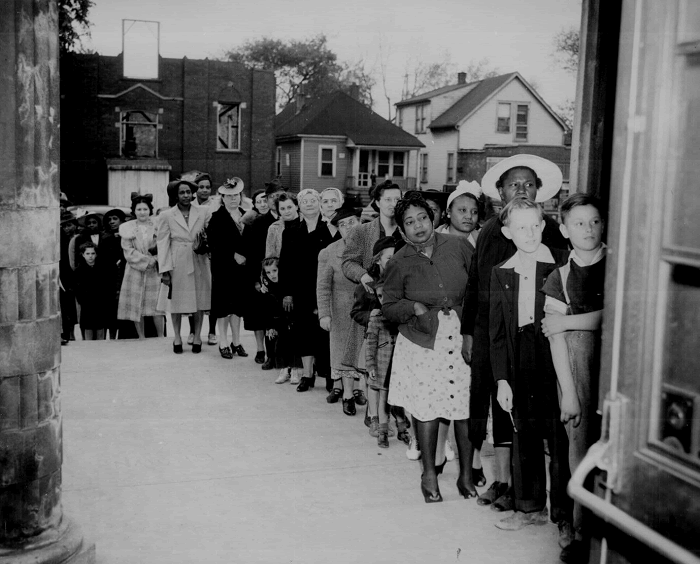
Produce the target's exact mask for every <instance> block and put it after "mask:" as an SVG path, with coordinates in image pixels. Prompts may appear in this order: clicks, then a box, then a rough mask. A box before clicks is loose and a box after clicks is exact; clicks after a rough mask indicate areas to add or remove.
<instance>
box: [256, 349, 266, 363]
mask: <svg viewBox="0 0 700 564" xmlns="http://www.w3.org/2000/svg"><path fill="white" fill-rule="evenodd" d="M255 363H256V364H264V363H265V351H258V352H257V353H255Z"/></svg>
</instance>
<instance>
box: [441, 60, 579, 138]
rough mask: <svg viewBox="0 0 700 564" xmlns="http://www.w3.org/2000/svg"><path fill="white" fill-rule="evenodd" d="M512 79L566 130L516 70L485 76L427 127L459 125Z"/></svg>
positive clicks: (452, 126) (447, 127)
mask: <svg viewBox="0 0 700 564" xmlns="http://www.w3.org/2000/svg"><path fill="white" fill-rule="evenodd" d="M513 80H519V81H520V82H521V83H522V84H523V86H524V87H525V88H526V89H527V91H528V92H530V94H532V96H533V97H534V98H535V99H536V100H537V101H538V102H539V103H540V104H542V106H543V107H544V108H545V109H546V110H547V111H548V112H549V113H550V114H551V115H552V117H553V118H554V119H555V120H556V122H557V123H558V124H559V125H560V126H561V127H562V129H563V130H566V125H565V124H564V122H563V121H562V119H561V118H560V117H559V116H558V115H557V113H556V112H554V110H552V108H550V107H549V105H548V104H547V103H546V102H545V101H544V100H543V99H542V97H541V96H540V95H539V94H538V93H537V92H536V91H535V90H534V89H533V88H532V87H531V86H530V85H529V84H528V83H527V81H526V80H525V79H524V78H523V77H522V76H521V75H520V73H518V72H512V73H508V74H502V75H499V76H494V77H492V78H485V79H483V80H482V81H480V82H479V84H477V86H475V87H474V88H473V89H471V90H470V91H469V92H467V93H466V94H465V95H464V96H463V97H462V98H460V99H459V100H457V102H455V103H454V104H453V105H452V106H450V107H449V108H448V109H447V110H445V111H444V112H443V113H442V114H440V115H439V116H438V117H437V118H436V119H434V120H433V121H432V122H431V123H430V124H429V125H428V127H429V128H430V129H449V128H455V127H457V126H459V125H460V124H461V123H462V122H464V121H466V120H467V119H468V118H469V117H470V116H471V115H472V114H473V113H474V112H476V111H477V110H478V109H479V108H480V107H481V106H482V105H483V104H484V103H486V102H487V101H488V100H489V99H491V98H492V97H493V96H495V95H496V94H497V93H498V92H499V91H500V90H502V89H503V88H505V86H506V85H507V84H508V83H510V82H511V81H513Z"/></svg>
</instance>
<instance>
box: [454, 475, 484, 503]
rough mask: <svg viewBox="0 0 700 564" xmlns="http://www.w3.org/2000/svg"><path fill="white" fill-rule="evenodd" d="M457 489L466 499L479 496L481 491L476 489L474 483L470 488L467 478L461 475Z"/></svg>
mask: <svg viewBox="0 0 700 564" xmlns="http://www.w3.org/2000/svg"><path fill="white" fill-rule="evenodd" d="M457 491H458V492H459V494H460V495H461V496H462V497H463V498H464V499H470V498H472V497H479V493H478V492H477V491H476V488H475V487H474V485H473V484H472V485H471V488H470V487H469V485H468V484H467V483H466V480H462V478H461V477H460V478H459V479H458V480H457Z"/></svg>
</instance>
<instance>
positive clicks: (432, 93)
mask: <svg viewBox="0 0 700 564" xmlns="http://www.w3.org/2000/svg"><path fill="white" fill-rule="evenodd" d="M477 82H478V81H477ZM474 84H476V82H470V83H468V84H466V83H465V84H450V85H449V86H443V87H442V88H436V89H435V90H431V91H430V92H425V93H424V94H419V95H418V96H414V97H413V98H407V99H406V100H401V101H400V102H396V104H394V105H395V106H396V107H397V108H398V107H399V106H409V105H411V104H417V103H418V102H427V101H429V100H430V99H431V98H434V97H435V96H440V95H441V94H446V93H447V92H452V91H453V90H459V89H460V88H466V87H467V86H474Z"/></svg>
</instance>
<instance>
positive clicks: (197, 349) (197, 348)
mask: <svg viewBox="0 0 700 564" xmlns="http://www.w3.org/2000/svg"><path fill="white" fill-rule="evenodd" d="M192 352H193V353H194V354H199V353H201V352H202V343H192Z"/></svg>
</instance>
